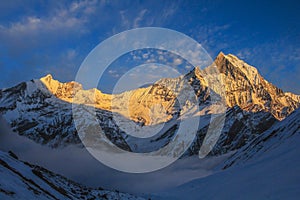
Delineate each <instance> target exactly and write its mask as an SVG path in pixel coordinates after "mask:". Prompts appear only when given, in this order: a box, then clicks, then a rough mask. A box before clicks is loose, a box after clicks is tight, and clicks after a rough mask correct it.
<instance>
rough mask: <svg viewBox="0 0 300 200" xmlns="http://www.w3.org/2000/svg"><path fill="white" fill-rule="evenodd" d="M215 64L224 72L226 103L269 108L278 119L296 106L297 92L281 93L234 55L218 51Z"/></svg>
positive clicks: (244, 108)
mask: <svg viewBox="0 0 300 200" xmlns="http://www.w3.org/2000/svg"><path fill="white" fill-rule="evenodd" d="M215 64H216V66H217V67H218V69H219V71H220V73H222V74H223V76H224V81H225V89H226V104H227V105H228V106H229V107H233V106H236V105H238V106H239V107H241V108H242V109H243V110H246V111H251V112H258V111H265V112H270V113H271V114H272V115H273V116H274V117H275V118H277V119H279V120H282V119H284V118H285V117H286V116H287V115H289V114H290V113H291V112H292V111H294V110H295V109H296V108H298V107H299V106H300V101H299V96H298V95H295V94H292V93H284V92H283V91H282V90H281V89H279V88H278V87H276V86H274V85H273V84H272V83H269V82H268V81H266V80H265V79H264V78H263V77H262V76H261V75H260V74H259V72H258V70H257V69H256V68H255V67H252V66H250V65H248V64H247V63H245V62H244V61H242V60H240V59H238V58H237V57H236V56H234V55H231V54H229V55H224V54H223V53H220V54H219V55H218V57H217V58H216V60H215Z"/></svg>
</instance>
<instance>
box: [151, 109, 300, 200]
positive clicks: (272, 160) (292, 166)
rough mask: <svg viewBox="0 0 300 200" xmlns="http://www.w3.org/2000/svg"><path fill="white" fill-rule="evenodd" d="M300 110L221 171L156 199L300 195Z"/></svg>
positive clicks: (276, 125) (286, 196) (285, 197)
mask: <svg viewBox="0 0 300 200" xmlns="http://www.w3.org/2000/svg"><path fill="white" fill-rule="evenodd" d="M299 125H300V110H299V109H298V110H297V111H296V112H294V113H293V114H292V115H291V116H289V117H288V118H287V119H286V120H284V121H282V122H278V123H277V124H275V125H274V126H273V127H272V128H271V129H270V130H268V131H266V132H265V133H263V134H262V135H261V136H260V138H258V139H257V140H254V141H253V142H252V143H250V144H249V145H248V146H247V147H245V148H242V149H240V150H239V151H238V152H236V154H235V155H233V156H232V158H231V159H228V161H230V162H227V164H228V163H230V164H231V165H230V166H228V165H226V163H225V167H230V168H228V169H226V170H224V171H221V172H219V173H215V174H213V175H211V176H207V177H204V178H201V179H195V180H193V181H191V182H189V183H186V184H184V185H181V186H179V187H177V188H175V189H171V190H169V191H167V192H164V193H161V194H158V195H157V196H155V197H154V199H205V200H207V199H299V196H300V157H299V152H300V146H299V143H300V129H299V127H300V126H299Z"/></svg>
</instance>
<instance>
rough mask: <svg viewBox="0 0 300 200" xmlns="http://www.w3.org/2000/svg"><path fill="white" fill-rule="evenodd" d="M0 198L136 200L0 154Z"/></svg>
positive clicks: (9, 155)
mask: <svg viewBox="0 0 300 200" xmlns="http://www.w3.org/2000/svg"><path fill="white" fill-rule="evenodd" d="M0 177H1V178H0V199H128V200H129V199H130V200H134V199H139V200H142V199H143V198H139V197H135V196H133V195H130V194H126V193H121V192H118V191H108V190H104V189H101V188H98V189H91V188H88V187H85V186H82V185H80V184H78V183H75V182H73V181H70V180H68V179H66V178H64V177H62V176H60V175H57V174H54V173H52V172H50V171H48V170H46V169H44V168H42V167H39V166H36V165H31V164H29V163H27V162H22V161H19V160H18V158H17V157H16V155H15V154H13V153H12V152H10V153H5V152H3V151H0Z"/></svg>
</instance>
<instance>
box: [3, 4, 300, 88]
mask: <svg viewBox="0 0 300 200" xmlns="http://www.w3.org/2000/svg"><path fill="white" fill-rule="evenodd" d="M299 10H300V3H299V1H293V0H285V1H283V0H281V1H276V0H275V1H256V0H252V1H238V0H236V1H231V0H226V1H222V0H215V1H209V0H207V1H204V0H196V1H191V0H190V1H175V0H174V1H168V0H166V1H160V0H151V1H135V0H131V1H127V0H124V1H121V0H119V1H106V0H102V1H69V0H61V1H50V0H49V1H43V0H35V1H31V0H28V1H22V0H12V1H0V57H1V59H0V70H1V71H0V72H1V73H0V88H7V87H11V86H14V85H16V84H18V83H20V82H22V81H28V80H31V79H37V78H40V77H42V76H45V75H46V74H49V73H50V74H52V75H53V77H54V78H55V79H58V80H59V81H62V82H66V81H71V80H75V76H76V73H77V71H78V69H79V67H80V65H81V63H82V62H83V61H84V59H85V58H86V56H87V55H88V54H89V52H90V51H91V50H92V49H93V48H95V47H96V46H97V45H98V44H99V43H100V42H102V41H104V40H105V39H107V38H109V37H111V36H113V35H115V34H118V33H120V32H122V31H126V30H130V29H133V28H141V27H163V28H168V29H172V30H175V31H179V32H181V33H184V34H186V35H187V36H189V37H191V38H193V39H194V40H196V41H197V42H199V43H200V44H201V45H202V47H203V48H204V49H205V50H206V51H207V52H208V54H209V55H210V56H211V57H212V58H213V59H214V58H215V57H216V56H217V55H218V53H219V52H220V51H223V52H224V53H225V54H229V53H231V54H234V55H237V56H238V57H239V58H241V59H243V60H245V61H246V62H247V63H248V64H250V65H253V66H255V67H257V68H258V70H259V72H260V73H261V74H262V75H263V76H264V77H265V78H266V79H267V80H268V81H269V82H272V83H273V84H275V85H276V86H278V87H280V88H282V89H283V90H284V91H291V92H294V93H297V94H300V81H299V74H300V17H299V14H298V12H299ZM116 63H118V65H120V67H121V68H122V67H123V66H122V64H123V63H122V62H120V61H119V62H117V61H116ZM107 74H108V75H107V77H106V79H105V81H104V82H103V83H102V85H100V89H101V90H102V91H104V92H109V91H110V88H111V86H110V84H109V82H110V77H109V76H111V80H113V79H116V78H118V77H119V75H120V74H118V70H108V73H107Z"/></svg>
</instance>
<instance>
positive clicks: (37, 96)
mask: <svg viewBox="0 0 300 200" xmlns="http://www.w3.org/2000/svg"><path fill="white" fill-rule="evenodd" d="M213 69H217V71H218V77H219V79H220V80H222V81H223V83H222V84H223V86H224V87H223V88H214V87H212V88H211V83H213V82H214V81H215V80H214V79H213V78H211V77H210V76H209V74H210V73H211V71H213ZM184 82H187V83H188V84H189V86H190V87H191V88H192V89H193V91H194V93H195V95H196V98H197V106H199V111H198V112H197V113H196V114H197V115H199V116H200V119H201V120H200V123H199V127H198V130H197V133H196V137H195V138H194V140H193V142H192V143H191V145H190V146H189V148H188V150H187V151H186V152H185V154H184V155H182V159H184V158H186V157H190V156H193V155H197V154H198V153H199V150H200V148H201V146H202V145H203V142H204V138H205V135H206V133H207V131H208V129H209V127H210V124H211V123H218V118H213V116H214V115H215V114H216V113H217V112H218V111H219V110H218V108H216V107H215V105H214V104H213V100H212V99H213V95H216V94H218V93H219V92H220V91H221V90H222V91H224V94H222V96H223V97H224V99H223V100H224V105H225V109H226V110H225V113H224V114H225V121H224V126H223V128H222V131H221V135H220V137H219V139H218V141H217V142H216V144H215V145H214V147H213V148H212V150H211V152H210V153H209V156H210V157H215V156H222V155H226V154H232V155H231V156H230V157H228V159H227V160H226V161H224V162H223V163H222V164H220V165H219V168H220V170H225V169H228V168H231V167H233V166H236V165H239V164H241V163H246V162H247V161H248V160H251V159H253V158H255V157H256V156H257V155H259V153H261V152H262V151H267V150H268V149H272V148H275V147H276V145H279V144H280V143H283V142H284V141H285V140H287V139H288V138H291V137H294V135H297V134H299V133H300V122H299V117H298V116H299V109H298V108H299V107H300V96H299V95H296V94H293V93H290V92H284V91H283V90H281V89H280V88H278V87H276V86H274V85H273V84H272V83H269V82H268V81H267V80H265V79H264V78H263V77H262V76H261V74H260V73H259V71H258V70H257V69H256V68H255V67H253V66H250V65H249V64H247V63H246V62H244V61H243V60H241V59H239V58H237V57H236V56H234V55H232V54H228V55H225V54H224V53H222V52H221V53H219V55H218V56H217V57H216V59H215V61H214V63H213V64H212V65H211V66H208V67H207V68H204V69H199V68H198V67H195V68H194V69H193V70H191V71H190V72H188V73H187V74H185V75H182V76H180V77H177V78H164V79H160V80H158V81H157V82H155V83H154V84H152V85H149V86H147V87H143V88H138V89H135V90H131V91H126V92H123V93H120V94H104V93H102V92H101V91H99V90H98V89H96V88H93V89H88V90H84V89H83V87H82V85H81V84H80V83H77V82H74V81H72V82H67V83H61V82H59V81H57V80H55V79H54V78H53V77H52V75H50V74H49V75H46V76H45V77H42V78H40V79H38V80H31V81H28V82H22V83H20V84H18V85H16V86H14V87H12V88H7V89H2V90H0V114H1V116H2V117H3V118H4V119H5V120H6V121H7V122H8V124H9V126H10V127H11V129H12V130H13V131H14V132H16V133H17V134H19V135H21V136H24V137H27V138H29V139H31V140H33V141H34V142H36V143H39V144H42V145H45V146H48V147H50V148H53V149H56V148H64V147H67V146H69V145H76V146H78V148H83V144H82V143H81V140H80V138H79V136H78V133H77V130H76V127H75V124H74V121H73V118H74V115H73V110H72V104H76V105H80V106H77V107H76V113H77V114H78V115H82V116H86V114H84V113H86V110H88V109H89V108H91V107H92V108H95V112H96V116H97V118H98V122H99V123H100V125H101V128H102V129H103V130H104V133H105V135H106V136H107V139H109V140H110V141H111V142H113V143H114V144H115V145H117V146H118V147H120V148H122V149H124V150H126V151H130V152H137V153H139V152H151V151H153V150H156V149H157V148H159V147H162V146H166V145H167V144H168V143H169V142H170V141H171V140H172V138H173V137H174V135H175V133H176V130H177V129H178V126H179V124H180V121H181V118H180V117H181V116H182V115H184V113H185V109H183V108H182V105H179V103H178V100H177V97H178V91H181V90H183V89H184V88H183V87H184V86H183V85H184V84H183V83H184ZM166 86H167V87H166ZM223 97H220V98H223ZM184 103H185V104H187V102H184ZM114 116H117V118H118V120H119V121H116V120H115V118H114ZM84 120H85V118H84V117H82V121H80V123H82V124H86V126H88V125H89V124H87V123H86V122H85V121H84ZM129 123H133V124H134V126H136V127H143V130H147V127H150V128H152V129H155V128H156V127H159V126H163V128H162V129H160V131H159V133H158V134H157V135H154V136H152V137H150V138H149V139H143V140H142V141H139V140H138V139H136V138H135V137H132V136H130V135H128V134H126V131H128V130H129V131H132V129H130V127H127V126H126V124H129ZM120 124H122V125H123V126H125V129H126V128H127V130H126V131H125V130H123V129H121V128H120V127H119V125H120ZM83 128H85V127H83ZM173 153H174V152H173ZM1 165H2V168H3V170H2V172H5V173H6V171H7V170H9V171H10V172H9V173H10V175H11V177H10V178H9V179H21V181H20V180H19V182H18V183H17V184H18V187H20V188H25V186H24V184H25V185H27V186H28V187H27V189H28V191H31V193H30V194H32V192H33V193H34V194H36V193H38V194H41V195H42V196H44V197H45V199H47V198H50V199H55V198H57V199H61V198H62V197H61V196H59V195H62V192H61V191H63V193H65V196H66V195H67V196H68V197H69V198H71V199H72V198H75V199H77V198H80V197H79V196H78V194H79V193H80V192H81V193H82V191H86V190H88V189H86V188H85V189H82V188H84V186H78V187H77V185H76V184H75V183H73V182H71V183H69V180H67V179H65V178H63V177H61V176H59V175H53V174H52V172H49V171H47V170H46V169H43V168H40V167H38V166H33V165H30V164H26V163H25V164H24V162H22V161H18V160H17V159H15V158H12V157H10V156H9V155H8V154H6V153H1ZM20 166H21V167H20ZM19 168H20V170H19ZM4 169H5V170H6V171H5V170H4ZM12 169H15V170H12ZM17 169H18V170H19V171H24V173H26V174H25V175H26V176H25V175H24V174H23V175H20V174H22V173H21V172H19V171H18V170H17ZM30 170H31V172H30V173H29V172H28V173H29V174H28V173H27V171H30ZM225 171H226V170H225ZM7 173H8V172H7ZM7 173H6V174H7ZM11 173H13V174H14V175H12V174H11ZM32 176H35V178H34V181H28V180H29V178H28V177H32ZM36 176H38V177H36ZM24 177H25V178H24ZM26 177H27V178H26ZM43 177H46V178H43ZM53 177H54V178H53ZM36 178H38V180H37V181H35V179H36ZM41 179H42V181H43V182H45V183H43V184H46V185H48V186H45V187H47V188H48V187H49V185H50V187H51V185H54V186H53V187H52V189H51V191H50V190H49V191H48V189H47V192H45V188H43V187H44V186H43V187H42V188H38V187H37V186H36V185H37V184H34V183H35V182H38V181H41ZM45 179H47V180H45ZM61 179H63V180H61ZM24 180H25V181H24ZM32 182H34V183H32ZM62 182H63V185H61V184H58V185H59V186H57V185H56V183H62ZM70 184H71V185H72V187H71V186H69V185H70ZM2 185H4V186H5V183H4V182H3V183H1V186H0V190H1V191H0V195H4V196H8V197H13V196H14V195H15V196H16V197H17V196H18V194H16V193H18V191H16V190H13V191H11V190H9V189H4V186H2ZM29 185H30V187H29ZM6 186H7V185H6ZM6 186H5V187H6ZM58 187H59V188H58ZM185 187H186V185H184V186H183V188H185ZM29 188H35V189H32V190H31V189H29ZM57 188H58V190H57ZM61 188H63V189H61ZM66 188H69V189H66ZM70 188H75V190H76V191H75V192H74V191H72V190H70ZM78 188H79V189H78ZM53 189H54V190H56V191H54V193H55V194H57V195H58V196H55V195H54V194H52V190H53ZM35 190H38V191H37V192H35ZM90 190H92V189H90ZM57 192H58V193H57ZM193 192H194V191H193ZM49 193H50V195H49ZM104 193H105V192H103V191H100V190H93V192H92V194H93V195H94V196H91V197H89V198H92V197H95V198H97V197H96V196H95V195H103V194H104ZM107 194H109V195H112V196H113V195H116V194H115V193H107ZM53 195H54V197H55V198H54V197H53ZM76 195H77V196H76ZM118 195H119V194H118ZM122 195H123V193H122ZM124 195H125V196H126V195H127V194H124ZM125 196H124V198H125ZM167 196H168V195H167ZM86 198H87V197H86ZM119 198H120V197H119ZM126 198H127V199H130V198H133V199H134V198H135V197H132V196H130V195H129V194H128V195H127V196H126ZM154 198H155V197H154ZM166 198H167V197H166ZM104 199H105V198H104ZM108 199H109V198H108Z"/></svg>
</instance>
